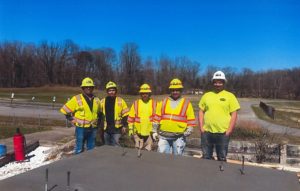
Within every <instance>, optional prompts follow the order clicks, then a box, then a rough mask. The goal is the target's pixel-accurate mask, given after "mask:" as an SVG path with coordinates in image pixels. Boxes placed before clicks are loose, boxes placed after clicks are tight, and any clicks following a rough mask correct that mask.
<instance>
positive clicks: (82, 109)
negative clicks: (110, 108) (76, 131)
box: [60, 94, 101, 128]
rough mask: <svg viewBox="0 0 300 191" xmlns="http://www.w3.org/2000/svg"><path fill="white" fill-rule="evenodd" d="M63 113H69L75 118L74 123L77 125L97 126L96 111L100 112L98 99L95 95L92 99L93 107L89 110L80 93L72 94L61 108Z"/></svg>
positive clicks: (85, 126)
mask: <svg viewBox="0 0 300 191" xmlns="http://www.w3.org/2000/svg"><path fill="white" fill-rule="evenodd" d="M60 112H61V113H63V114H64V115H67V114H71V115H72V116H73V118H74V119H75V121H76V123H75V125H76V126H78V127H84V128H88V127H91V126H92V127H97V122H98V113H100V112H101V105H100V100H99V98H97V97H94V99H93V109H92V111H91V110H90V107H89V105H88V104H87V102H86V100H85V98H84V97H83V95H82V94H78V95H76V96H73V97H72V99H70V100H69V101H68V102H67V103H66V104H65V105H64V106H63V107H62V108H61V109H60Z"/></svg>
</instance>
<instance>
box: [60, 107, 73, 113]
mask: <svg viewBox="0 0 300 191" xmlns="http://www.w3.org/2000/svg"><path fill="white" fill-rule="evenodd" d="M62 109H63V110H64V111H65V112H66V113H73V111H72V110H71V109H70V108H68V106H66V105H64V106H63V107H62Z"/></svg>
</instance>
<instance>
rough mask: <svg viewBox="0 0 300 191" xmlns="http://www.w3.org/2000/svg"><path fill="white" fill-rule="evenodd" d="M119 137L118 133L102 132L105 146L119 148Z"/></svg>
mask: <svg viewBox="0 0 300 191" xmlns="http://www.w3.org/2000/svg"><path fill="white" fill-rule="evenodd" d="M120 137H121V134H119V133H107V132H104V143H105V144H106V145H112V146H120V143H119V139H120Z"/></svg>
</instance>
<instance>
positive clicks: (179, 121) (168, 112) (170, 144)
mask: <svg viewBox="0 0 300 191" xmlns="http://www.w3.org/2000/svg"><path fill="white" fill-rule="evenodd" d="M169 89H170V91H171V95H170V96H169V97H167V98H165V99H164V100H162V102H160V104H158V106H157V109H156V115H155V118H154V122H155V123H154V125H153V138H154V139H157V138H159V141H158V151H159V152H160V153H172V154H174V155H182V154H183V151H184V148H185V145H186V137H188V136H189V135H191V133H192V132H193V129H194V127H195V126H196V120H195V115H194V109H193V106H192V104H191V102H190V101H189V100H188V99H186V98H184V97H182V96H181V94H182V90H183V85H182V82H181V81H180V80H179V79H178V78H175V79H173V80H172V81H171V82H170V86H169Z"/></svg>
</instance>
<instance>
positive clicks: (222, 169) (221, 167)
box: [219, 161, 224, 172]
mask: <svg viewBox="0 0 300 191" xmlns="http://www.w3.org/2000/svg"><path fill="white" fill-rule="evenodd" d="M219 168H220V171H221V172H223V171H224V165H223V161H221V164H220V166H219Z"/></svg>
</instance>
